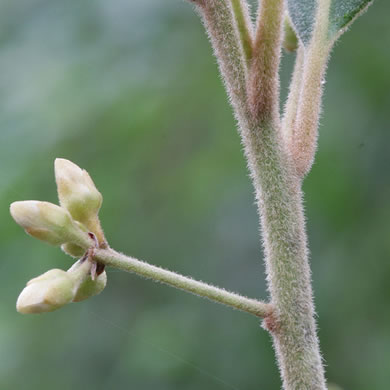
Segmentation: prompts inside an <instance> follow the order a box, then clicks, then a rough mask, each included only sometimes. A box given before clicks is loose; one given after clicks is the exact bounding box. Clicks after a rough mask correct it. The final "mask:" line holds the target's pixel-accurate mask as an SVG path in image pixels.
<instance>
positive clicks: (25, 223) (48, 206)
mask: <svg viewBox="0 0 390 390" xmlns="http://www.w3.org/2000/svg"><path fill="white" fill-rule="evenodd" d="M10 212H11V215H12V217H13V219H14V220H15V221H16V223H18V224H19V225H20V226H22V227H23V228H24V230H25V231H26V233H28V234H30V235H31V236H33V237H36V238H38V239H40V240H42V241H46V242H48V243H49V244H52V245H61V244H64V243H66V242H75V243H83V244H86V246H89V245H90V244H89V242H90V241H91V240H90V238H89V237H88V235H87V234H86V232H85V231H84V230H83V229H82V228H81V226H80V225H79V224H76V223H75V222H74V221H73V220H72V217H71V215H70V214H69V212H68V211H67V210H65V209H64V208H62V207H59V206H57V205H55V204H52V203H49V202H39V201H36V200H26V201H22V202H14V203H12V204H11V207H10Z"/></svg>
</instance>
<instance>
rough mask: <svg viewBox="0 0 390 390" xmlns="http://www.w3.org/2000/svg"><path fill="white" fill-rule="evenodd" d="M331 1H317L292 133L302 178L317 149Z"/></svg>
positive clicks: (294, 157) (294, 152) (296, 164)
mask: <svg viewBox="0 0 390 390" xmlns="http://www.w3.org/2000/svg"><path fill="white" fill-rule="evenodd" d="M330 4H331V0H319V2H318V9H317V16H316V23H315V26H314V31H313V36H312V38H311V41H310V44H309V46H308V47H307V48H305V53H304V61H303V68H302V76H301V77H302V80H301V82H300V90H299V102H298V109H297V113H296V118H295V121H294V127H292V130H291V133H290V134H291V136H290V140H291V143H290V144H289V146H290V152H291V155H292V156H293V159H294V163H295V166H296V170H297V173H298V175H300V177H301V178H302V177H304V176H305V175H306V174H307V173H308V172H309V170H310V168H311V166H312V164H313V161H314V155H315V152H316V149H317V138H318V122H319V117H320V112H321V99H322V90H323V88H322V84H323V80H324V78H325V72H326V65H327V61H328V57H329V52H330V49H331V46H332V43H331V42H329V40H328V25H329V8H330Z"/></svg>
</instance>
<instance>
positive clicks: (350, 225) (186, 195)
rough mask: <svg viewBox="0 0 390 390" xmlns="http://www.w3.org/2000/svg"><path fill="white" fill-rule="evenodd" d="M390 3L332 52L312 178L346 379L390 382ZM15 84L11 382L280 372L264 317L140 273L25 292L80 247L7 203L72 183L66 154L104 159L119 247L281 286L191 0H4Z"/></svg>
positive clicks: (330, 347)
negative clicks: (39, 303) (29, 295)
mask: <svg viewBox="0 0 390 390" xmlns="http://www.w3.org/2000/svg"><path fill="white" fill-rule="evenodd" d="M389 12H390V5H389V3H388V2H386V1H376V3H375V4H374V5H373V6H372V7H371V9H370V10H369V12H368V13H367V14H366V15H364V17H362V18H361V19H359V20H358V21H357V22H356V23H355V25H354V26H353V28H352V31H349V32H348V33H347V34H345V36H344V37H343V38H342V40H341V42H340V43H339V44H338V45H337V47H336V48H335V50H334V52H333V58H332V61H331V63H330V67H329V71H328V82H327V85H326V94H325V99H324V114H323V118H322V121H321V130H320V143H319V150H318V154H317V158H316V163H315V165H314V167H313V170H312V172H311V173H310V175H309V177H308V178H307V179H306V181H305V184H304V189H305V192H306V196H305V199H306V214H307V218H308V233H309V238H310V244H311V254H312V255H311V257H312V260H311V264H312V269H313V283H314V291H315V296H316V306H317V312H318V324H319V335H320V339H321V347H322V351H323V354H324V358H325V361H326V365H327V377H328V379H329V381H331V382H334V383H337V384H338V385H340V386H341V387H342V388H343V389H344V390H348V389H354V390H367V389H375V390H380V389H384V390H387V389H388V388H389V387H388V386H389V378H390V372H389V367H390V284H389V280H390V174H389V168H390V152H389V144H390V131H389V107H390V73H389V67H390V51H389V46H390V28H389V24H388V20H389V18H388V15H389ZM293 59H294V55H292V54H285V55H284V57H283V64H282V70H281V73H282V96H283V97H284V96H285V95H286V90H287V81H288V78H289V74H290V72H291V67H292V63H293ZM0 101H1V104H0V127H1V131H0V161H1V169H0V183H1V185H0V200H1V208H0V214H1V224H0V231H1V234H0V246H1V255H0V256H1V258H0V271H1V274H0V275H1V282H0V295H1V300H0V388H1V389H5V390H8V389H9V390H13V389H27V390H30V389H31V390H38V389H39V390H44V389H53V388H55V389H57V390H66V389H73V390H79V389H98V390H100V389H136V390H149V389H158V390H165V389H167V390H168V389H169V390H173V389H186V390H192V389H216V390H217V389H218V390H219V389H221V390H223V389H236V390H251V389H267V390H268V389H279V388H280V386H281V384H280V379H279V375H278V371H277V368H276V365H275V362H274V356H273V350H272V346H271V343H270V340H269V337H268V335H267V333H266V332H265V331H263V330H262V329H260V324H259V322H258V321H257V320H256V319H255V318H253V317H251V316H249V315H246V314H245V313H240V312H237V311H232V310H230V309H228V308H225V307H222V306H219V305H214V304H212V303H209V302H207V301H204V300H201V299H198V298H196V297H193V296H190V295H188V294H186V293H183V292H180V291H176V290H173V289H171V288H168V287H165V286H162V285H157V284H154V283H152V282H151V281H147V280H143V279H140V278H138V277H137V276H134V275H131V274H125V273H122V272H117V271H115V270H109V271H108V285H107V288H106V290H105V291H104V293H102V294H101V295H100V296H98V297H94V298H92V299H90V300H88V301H85V302H83V303H80V304H73V305H69V306H68V307H65V308H63V309H62V310H59V311H57V312H54V313H50V314H46V315H39V316H22V315H20V314H18V313H16V311H15V302H16V298H17V296H18V294H19V292H20V291H21V289H22V288H23V286H24V285H25V283H26V281H27V280H29V279H30V278H32V277H34V276H37V275H39V274H41V273H43V272H45V271H46V270H48V269H50V268H63V269H66V268H67V267H69V266H70V265H71V259H70V258H69V257H67V256H66V255H65V254H63V253H62V252H61V251H60V250H58V249H57V248H54V247H50V246H47V245H45V244H43V243H41V242H38V241H37V240H34V239H32V238H31V237H28V236H27V235H26V234H24V232H23V231H22V229H21V228H20V227H19V226H17V225H16V224H15V223H14V222H13V221H12V219H11V217H10V215H9V211H8V207H9V204H10V203H11V202H12V201H15V200H26V199H39V200H47V201H51V202H56V188H55V184H54V176H53V161H54V159H55V157H63V158H68V159H70V160H72V161H74V162H76V163H77V164H79V165H80V166H82V167H83V168H86V169H87V170H88V171H89V172H90V174H91V175H92V177H93V178H94V180H95V182H96V184H97V186H98V188H99V189H100V191H101V192H102V193H103V195H104V204H103V208H102V210H101V219H102V222H103V226H104V228H105V231H106V235H107V238H108V239H109V242H110V243H111V245H112V246H113V247H114V248H116V249H117V250H120V251H123V252H125V253H127V254H130V255H133V256H136V257H138V258H140V259H145V260H147V261H149V262H151V263H153V264H157V265H160V266H163V267H166V268H169V269H174V270H177V271H179V272H181V273H183V274H187V275H188V274H189V275H192V276H193V277H195V278H199V279H202V280H205V281H208V282H212V283H215V284H217V285H221V286H224V287H226V288H228V289H231V290H237V291H239V292H241V293H243V294H247V295H249V296H253V297H262V298H265V297H266V295H267V292H266V286H265V282H264V266H263V261H262V254H261V246H260V240H259V236H258V220H257V215H256V209H255V206H254V199H253V190H252V188H251V184H250V181H249V178H248V174H247V170H246V167H245V161H244V158H243V156H242V150H241V149H242V148H241V146H240V140H239V137H238V135H237V133H236V130H235V123H234V120H233V118H232V114H231V109H230V107H229V105H228V103H227V101H226V97H225V92H224V90H223V87H222V85H221V81H220V79H219V76H218V74H217V67H216V61H215V59H214V58H213V57H212V55H211V49H210V45H209V43H208V41H207V38H206V36H205V34H204V31H203V28H202V26H201V23H200V22H199V20H198V17H197V16H196V15H195V13H194V12H193V9H192V7H191V6H190V5H189V4H187V3H185V2H183V1H181V0H164V1H160V0H142V1H141V0H111V1H104V0H84V1H76V0H67V1H64V0H50V1H48V0H19V1H13V0H3V1H2V2H1V4H0Z"/></svg>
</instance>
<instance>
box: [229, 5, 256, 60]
mask: <svg viewBox="0 0 390 390" xmlns="http://www.w3.org/2000/svg"><path fill="white" fill-rule="evenodd" d="M231 3H232V9H233V14H234V19H235V20H236V22H237V28H238V32H239V35H240V38H241V43H242V47H243V49H244V53H245V58H246V61H247V62H248V63H249V60H250V59H251V58H252V49H253V47H252V45H253V27H252V22H251V19H250V15H249V6H248V3H247V1H246V0H231Z"/></svg>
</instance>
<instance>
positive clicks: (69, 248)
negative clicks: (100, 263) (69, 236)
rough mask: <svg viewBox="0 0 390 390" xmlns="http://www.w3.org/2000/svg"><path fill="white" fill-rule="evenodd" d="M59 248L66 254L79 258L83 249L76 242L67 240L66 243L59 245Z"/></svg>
mask: <svg viewBox="0 0 390 390" xmlns="http://www.w3.org/2000/svg"><path fill="white" fill-rule="evenodd" d="M61 249H62V250H63V251H64V252H65V253H66V254H68V255H70V256H72V257H76V258H80V257H81V256H83V255H84V253H85V249H83V248H81V247H80V246H78V245H76V244H72V243H71V242H67V243H66V244H62V245H61Z"/></svg>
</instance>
